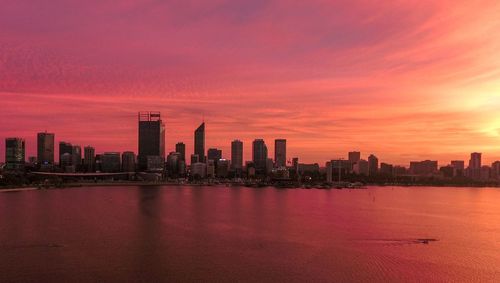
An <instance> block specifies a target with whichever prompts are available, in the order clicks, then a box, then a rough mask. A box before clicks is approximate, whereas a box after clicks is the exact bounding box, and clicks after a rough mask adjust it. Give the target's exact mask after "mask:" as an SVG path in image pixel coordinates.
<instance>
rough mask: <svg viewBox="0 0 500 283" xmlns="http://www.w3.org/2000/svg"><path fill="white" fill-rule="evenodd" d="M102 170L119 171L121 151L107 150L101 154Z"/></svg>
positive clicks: (105, 171)
mask: <svg viewBox="0 0 500 283" xmlns="http://www.w3.org/2000/svg"><path fill="white" fill-rule="evenodd" d="M101 171H102V172H104V173H117V172H120V171H121V159H120V153H119V152H105V153H104V154H102V155H101Z"/></svg>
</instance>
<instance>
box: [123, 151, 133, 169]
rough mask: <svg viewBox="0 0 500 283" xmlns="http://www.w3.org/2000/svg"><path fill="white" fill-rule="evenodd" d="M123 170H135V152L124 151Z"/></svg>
mask: <svg viewBox="0 0 500 283" xmlns="http://www.w3.org/2000/svg"><path fill="white" fill-rule="evenodd" d="M122 171H123V172H135V153H134V152H132V151H125V152H123V153H122Z"/></svg>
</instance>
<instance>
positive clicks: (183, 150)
mask: <svg viewBox="0 0 500 283" xmlns="http://www.w3.org/2000/svg"><path fill="white" fill-rule="evenodd" d="M175 152H178V153H179V154H180V159H181V160H182V161H186V145H185V144H184V143H183V142H178V143H177V144H176V145H175Z"/></svg>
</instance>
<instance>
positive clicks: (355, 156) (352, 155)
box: [348, 151, 361, 164]
mask: <svg viewBox="0 0 500 283" xmlns="http://www.w3.org/2000/svg"><path fill="white" fill-rule="evenodd" d="M348 159H349V162H351V164H355V163H357V162H358V161H359V160H360V159H361V152H359V151H351V152H349V153H348Z"/></svg>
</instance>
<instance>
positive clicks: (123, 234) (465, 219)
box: [0, 186, 500, 282]
mask: <svg viewBox="0 0 500 283" xmlns="http://www.w3.org/2000/svg"><path fill="white" fill-rule="evenodd" d="M421 239H433V240H436V241H430V242H428V244H425V243H423V242H422V240H421ZM499 278H500V190H497V189H478V188H431V187H424V188H400V187H398V188H387V187H386V188H375V187H372V188H369V189H367V190H300V189H297V190H278V189H273V188H265V189H249V188H226V187H219V188H217V187H207V188H203V187H149V186H148V187H89V188H76V189H64V190H48V191H24V192H10V193H0V282H11V281H16V282H19V281H31V282H54V281H78V282H82V281H108V282H109V281H113V282H116V281H129V282H130V281H149V282H151V281H174V282H178V281H225V282H234V281H254V282H262V281H266V282H276V281H286V282H292V281H296V282H304V281H317V282H318V281H319V282H321V281H323V282H326V281H330V282H331V281H336V282H350V281H364V282H367V281H370V282H388V281H392V282H401V281H427V282H442V281H469V282H470V281H477V282H484V281H492V282H494V281H497V282H498V280H500V279H499Z"/></svg>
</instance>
